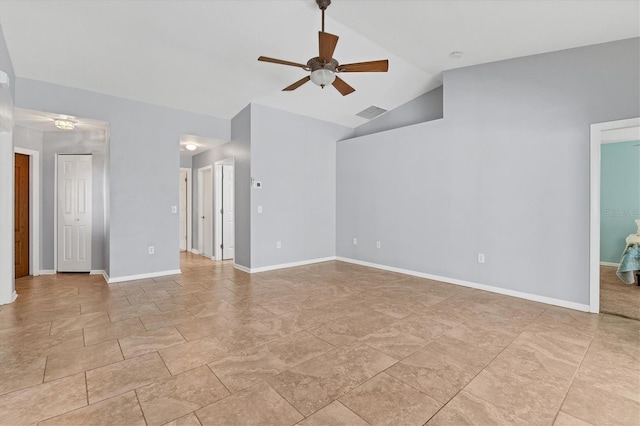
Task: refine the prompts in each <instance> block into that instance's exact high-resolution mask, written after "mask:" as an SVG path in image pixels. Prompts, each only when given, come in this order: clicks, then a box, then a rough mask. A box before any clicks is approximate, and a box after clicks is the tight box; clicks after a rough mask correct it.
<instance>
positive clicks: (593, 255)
mask: <svg viewBox="0 0 640 426" xmlns="http://www.w3.org/2000/svg"><path fill="white" fill-rule="evenodd" d="M616 140H618V141H624V140H628V141H632V140H640V118H633V119H627V120H618V121H611V122H606V123H597V124H593V125H592V126H591V177H590V178H591V184H590V188H591V191H590V196H591V207H590V209H591V212H590V213H591V214H590V254H589V257H590V259H589V263H590V266H589V267H590V273H589V275H590V277H589V286H590V295H589V305H590V311H591V312H600V311H601V310H602V309H603V307H604V308H605V309H606V311H607V312H608V313H614V314H618V315H624V316H629V314H628V313H627V312H626V309H625V308H624V307H617V308H616V307H615V305H616V304H615V303H613V304H611V303H610V302H611V301H609V300H606V301H603V300H602V297H603V296H605V297H607V298H609V297H611V295H612V294H613V293H610V292H609V289H608V288H607V289H606V290H605V291H606V293H605V292H603V291H602V289H601V286H602V285H604V286H607V287H609V286H611V285H617V286H618V287H620V284H621V285H622V286H624V287H620V289H621V290H624V292H625V294H624V295H622V297H620V298H618V299H619V301H622V302H623V303H627V302H628V301H629V300H631V299H635V297H636V295H635V292H636V291H639V289H637V288H633V287H638V286H636V285H633V286H631V285H629V284H622V283H621V282H620V283H618V280H617V278H615V276H616V274H615V272H616V270H617V263H613V262H611V261H610V260H609V262H607V261H604V262H603V258H602V255H603V253H602V243H603V239H602V235H601V232H602V231H603V230H606V229H608V228H606V227H605V228H603V227H602V220H603V218H604V219H606V218H607V215H611V214H612V213H611V212H612V211H613V214H615V215H616V216H618V215H619V214H618V213H620V215H622V219H628V222H629V224H630V227H629V228H628V229H629V230H630V231H629V232H631V231H634V230H635V226H633V224H634V219H638V218H639V217H635V216H638V215H637V212H635V211H633V210H634V209H630V210H628V209H622V210H621V209H619V208H618V207H617V206H616V207H613V208H612V206H608V205H604V204H602V202H603V200H604V202H605V203H608V200H609V199H610V197H609V195H610V194H607V195H606V197H603V194H602V190H603V182H602V178H603V175H602V171H603V164H602V161H603V157H602V147H603V145H604V144H607V143H612V142H615V141H616ZM638 155H639V156H640V153H638ZM635 184H636V187H635V191H638V192H639V193H640V183H638V182H637V181H636V182H635ZM632 191H634V190H632ZM603 208H606V209H607V211H604V212H603V210H602V209H603ZM614 210H615V211H614ZM618 210H620V212H618ZM624 216H628V218H627V217H624ZM632 216H634V217H632ZM604 242H605V246H606V245H607V243H606V241H604ZM618 243H619V245H620V248H619V250H620V255H622V252H623V249H624V248H625V247H624V244H625V241H624V240H621V241H618ZM607 250H608V249H607ZM609 275H611V277H610V276H609ZM632 293H634V294H632ZM637 297H639V298H638V300H640V291H639V294H638V295H637ZM614 298H617V297H615V296H614ZM603 302H604V304H603ZM613 302H615V300H614V301H613ZM612 306H613V312H612ZM616 311H618V312H616ZM630 312H631V311H630ZM632 316H633V315H632ZM638 319H640V318H638Z"/></svg>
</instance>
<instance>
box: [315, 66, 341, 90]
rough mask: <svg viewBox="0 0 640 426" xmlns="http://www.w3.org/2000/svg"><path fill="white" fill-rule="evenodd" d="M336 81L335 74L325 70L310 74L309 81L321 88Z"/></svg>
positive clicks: (321, 69)
mask: <svg viewBox="0 0 640 426" xmlns="http://www.w3.org/2000/svg"><path fill="white" fill-rule="evenodd" d="M335 79H336V73H335V72H334V71H333V70H330V69H327V68H320V69H317V70H315V71H312V72H311V81H312V82H313V83H314V84H316V85H318V86H320V87H322V88H323V89H324V86H326V85H328V84H331V83H333V82H334V80H335Z"/></svg>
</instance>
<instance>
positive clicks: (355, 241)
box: [353, 238, 358, 246]
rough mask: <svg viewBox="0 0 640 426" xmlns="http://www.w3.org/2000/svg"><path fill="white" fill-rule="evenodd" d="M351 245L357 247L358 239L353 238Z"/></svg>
mask: <svg viewBox="0 0 640 426" xmlns="http://www.w3.org/2000/svg"><path fill="white" fill-rule="evenodd" d="M353 245H354V246H357V245H358V239H357V238H354V239H353Z"/></svg>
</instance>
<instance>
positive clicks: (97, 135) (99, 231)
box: [40, 130, 107, 270]
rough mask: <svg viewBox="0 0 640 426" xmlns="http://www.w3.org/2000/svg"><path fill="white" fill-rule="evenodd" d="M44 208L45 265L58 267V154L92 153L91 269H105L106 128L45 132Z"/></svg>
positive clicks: (43, 239)
mask: <svg viewBox="0 0 640 426" xmlns="http://www.w3.org/2000/svg"><path fill="white" fill-rule="evenodd" d="M42 153H43V154H42V157H41V161H42V182H43V185H42V187H41V194H42V211H43V213H44V214H43V226H42V228H41V229H42V230H41V233H40V235H41V245H42V248H43V250H42V268H43V269H49V270H55V269H56V268H55V265H54V253H55V251H56V246H55V244H54V232H55V226H56V224H55V220H54V212H55V210H56V204H55V199H54V198H55V197H54V194H55V192H54V191H55V186H56V181H55V167H56V154H91V157H92V158H91V161H92V164H91V165H92V173H91V180H92V181H91V191H92V193H91V209H92V211H91V269H92V270H105V244H106V242H105V239H106V233H105V224H104V221H105V202H104V198H105V191H104V178H105V172H106V170H105V157H106V154H107V146H106V135H105V132H104V131H102V130H96V131H92V132H81V131H71V132H44V133H43V151H42Z"/></svg>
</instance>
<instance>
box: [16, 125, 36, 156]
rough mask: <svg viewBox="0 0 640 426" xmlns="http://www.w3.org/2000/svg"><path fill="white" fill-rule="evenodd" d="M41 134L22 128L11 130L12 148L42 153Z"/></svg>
mask: <svg viewBox="0 0 640 426" xmlns="http://www.w3.org/2000/svg"><path fill="white" fill-rule="evenodd" d="M42 137H43V136H42V132H40V131H38V130H34V129H28V128H26V127H22V126H15V127H14V128H13V146H16V147H20V148H25V149H30V150H32V151H38V152H42Z"/></svg>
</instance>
